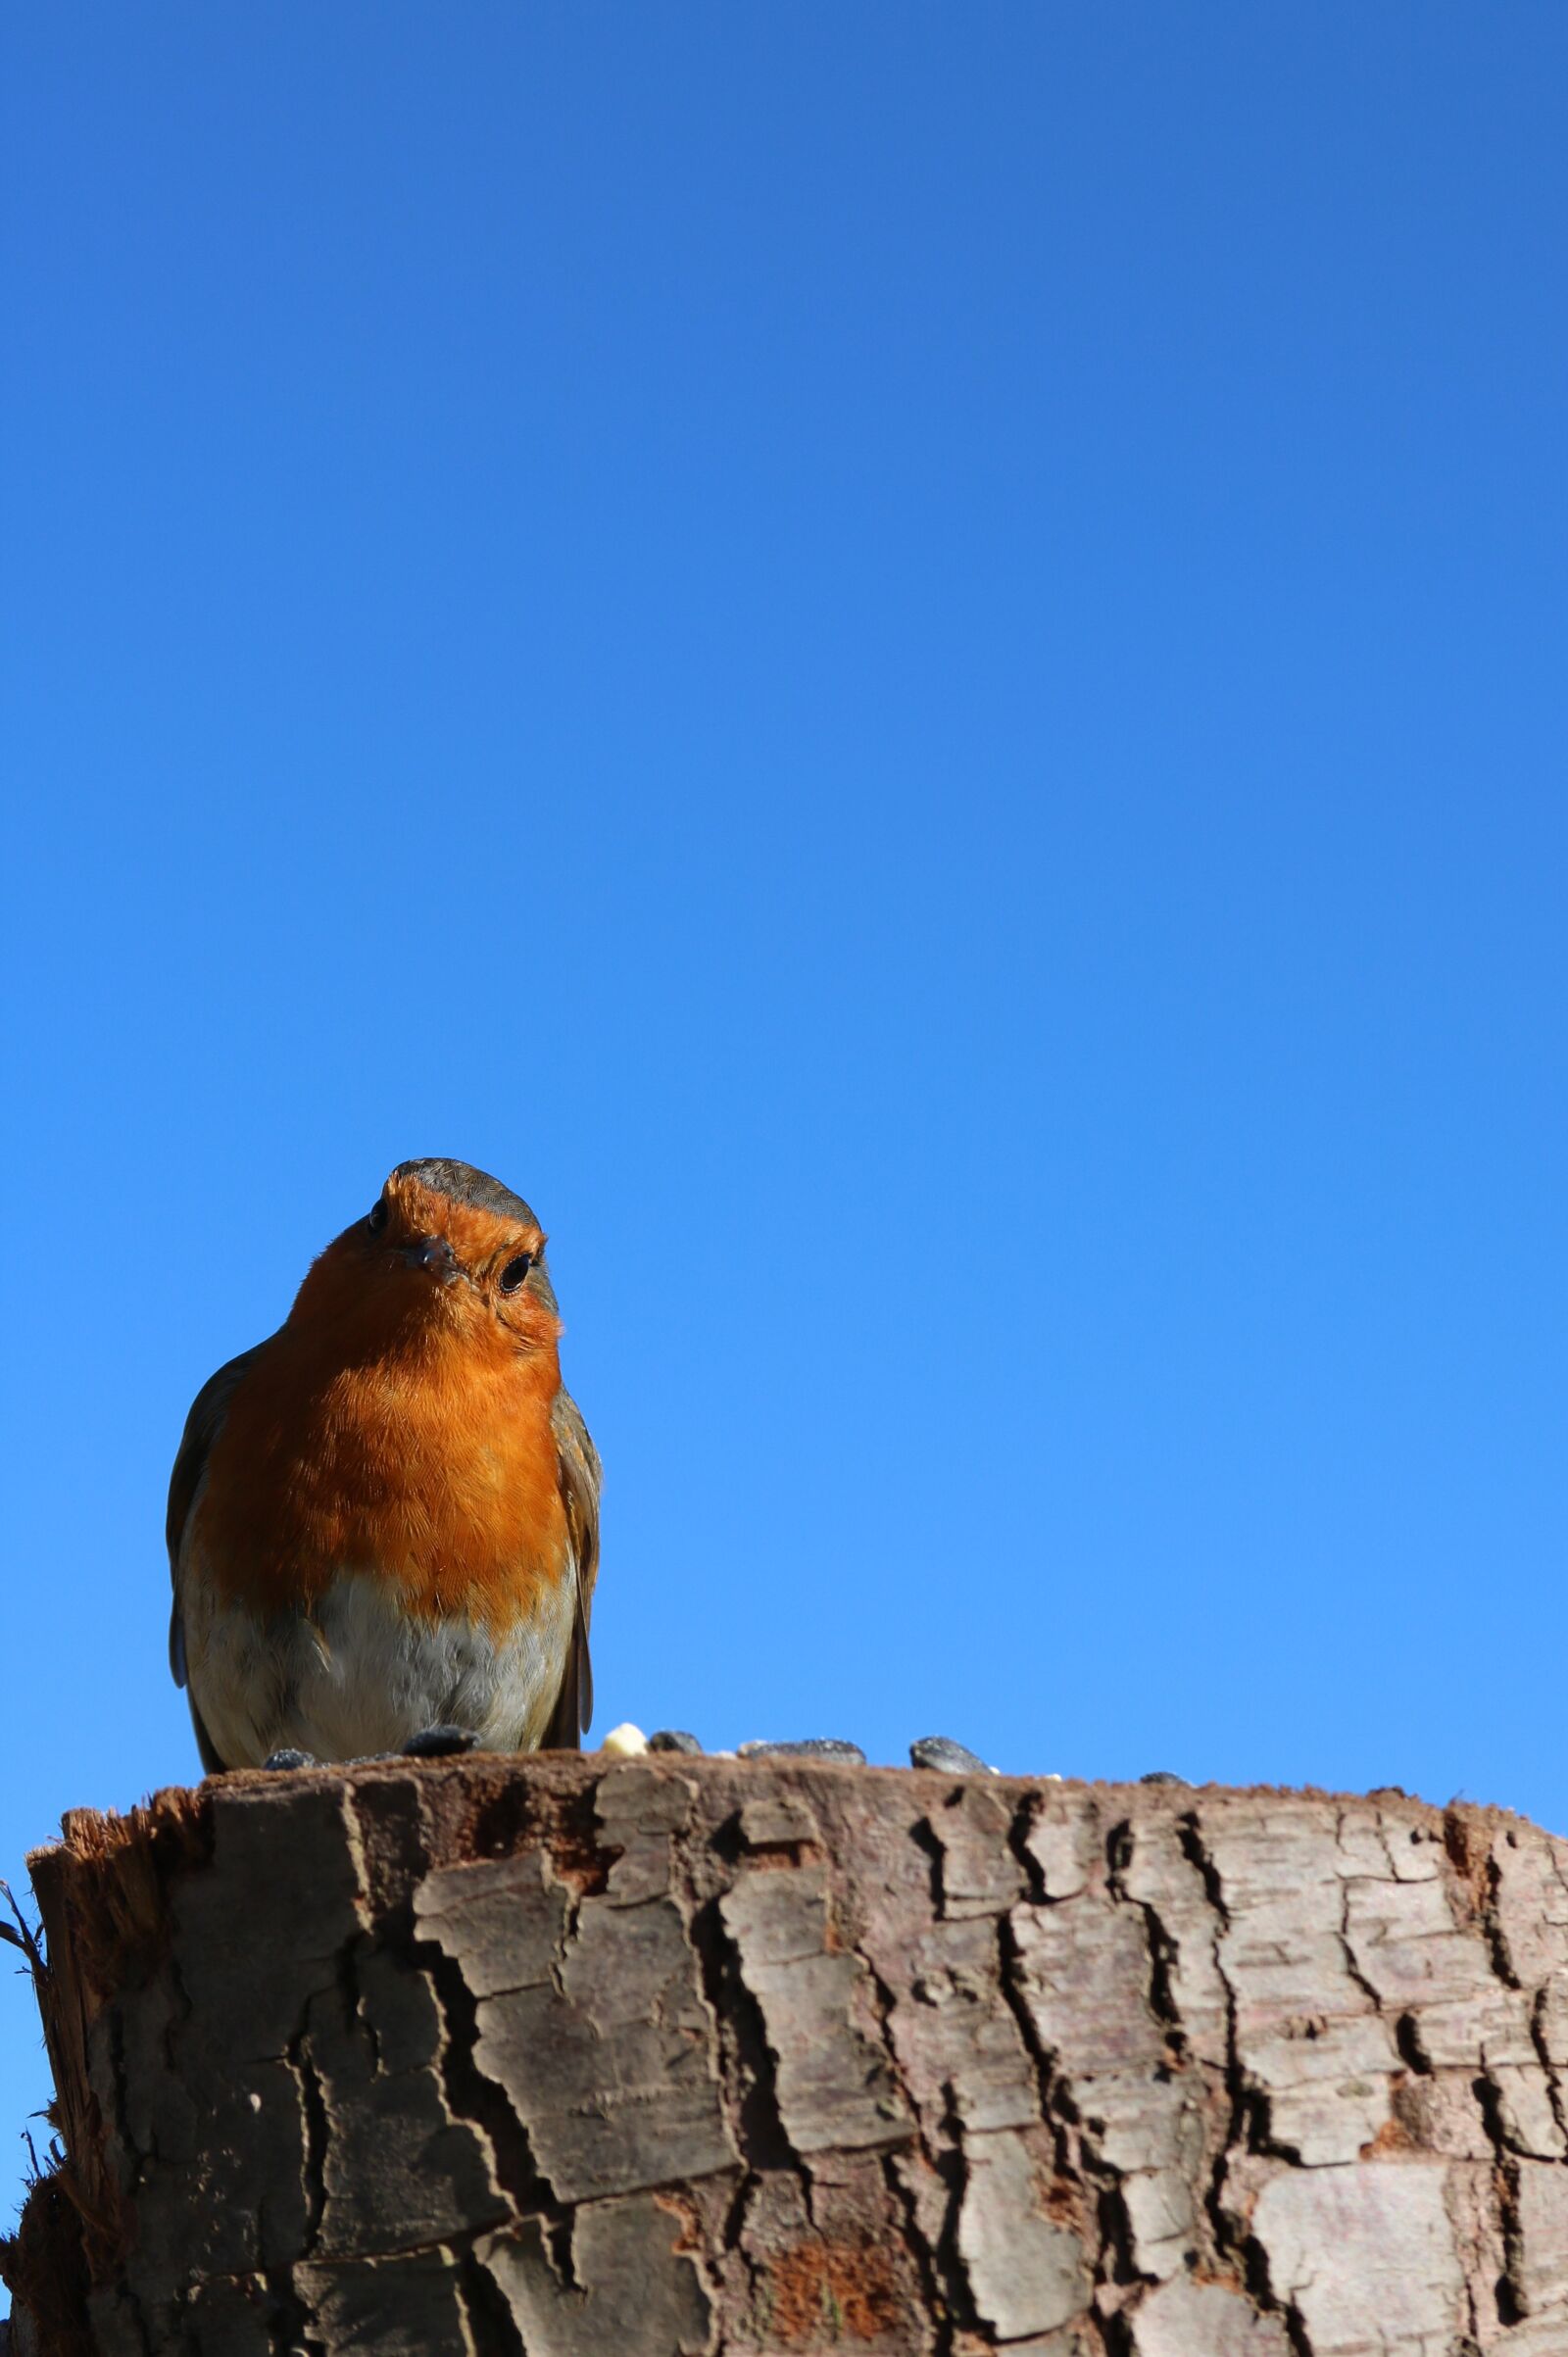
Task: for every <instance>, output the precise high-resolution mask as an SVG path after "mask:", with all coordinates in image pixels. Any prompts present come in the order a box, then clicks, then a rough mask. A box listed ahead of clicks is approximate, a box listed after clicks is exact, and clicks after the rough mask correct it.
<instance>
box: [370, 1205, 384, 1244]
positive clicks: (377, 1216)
mask: <svg viewBox="0 0 1568 2357" xmlns="http://www.w3.org/2000/svg"><path fill="white" fill-rule="evenodd" d="M385 1226H386V1205H385V1203H377V1204H376V1206H375V1209H374V1210H373V1211H372V1212H371V1213H370V1216H369V1218H368V1220H367V1221H366V1223H365V1230H366V1234H367V1235H368V1236H379V1235H380V1233H381V1230H382V1229H383V1228H384V1227H385Z"/></svg>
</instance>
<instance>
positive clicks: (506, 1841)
mask: <svg viewBox="0 0 1568 2357" xmlns="http://www.w3.org/2000/svg"><path fill="white" fill-rule="evenodd" d="M33 1872H34V1881H35V1887H36V1889H37V1891H38V1895H39V1900H40V1904H41V1906H42V1908H43V1913H44V1918H45V1924H46V1929H47V1934H48V1951H49V1960H50V1962H49V1971H48V1974H47V1976H46V1977H45V1979H44V1981H43V1983H42V1985H41V1991H40V1993H41V1997H42V2001H43V2005H44V2010H45V2017H46V2027H47V2030H48V2035H49V2039H50V2049H51V2054H52V2056H53V2058H54V2060H55V2065H56V2070H57V2075H58V2077H59V2079H60V2081H61V2086H60V2097H61V2116H62V2120H63V2122H64V2124H65V2135H66V2141H67V2145H68V2153H67V2159H66V2162H65V2166H64V2168H63V2170H62V2171H61V2173H60V2174H59V2177H58V2178H57V2179H53V2180H50V2181H46V2183H45V2184H44V2185H41V2186H40V2187H39V2188H37V2189H36V2190H35V2192H34V2194H33V2196H32V2199H31V2202H30V2203H29V2208H28V2212H27V2214H26V2215H25V2218H24V2222H23V2228H22V2232H21V2234H20V2235H19V2237H18V2238H17V2239H16V2240H15V2241H14V2242H13V2243H11V2244H10V2245H8V2246H7V2247H6V2251H5V2272H6V2274H7V2277H8V2280H9V2281H10V2282H11V2283H12V2284H13V2287H14V2290H15V2292H16V2294H17V2309H16V2316H15V2321H14V2330H13V2349H14V2357H84V2353H85V2352H87V2351H89V2350H91V2351H95V2352H98V2353H99V2357H165V2353H166V2352H169V2353H172V2352H174V2351H179V2352H181V2353H182V2357H284V2353H285V2352H294V2351H299V2352H301V2353H302V2357H339V2352H345V2353H346V2352H348V2351H351V2350H353V2351H375V2352H386V2353H387V2357H405V2353H406V2357H445V2353H446V2352H452V2357H459V2353H460V2352H461V2353H463V2357H475V2353H477V2357H488V2353H490V2352H495V2353H496V2357H597V2353H599V2352H607V2353H609V2352H613V2357H699V2353H700V2352H701V2353H704V2357H728V2353H730V2352H734V2353H736V2357H739V2353H740V2352H748V2353H752V2357H798V2353H800V2352H814V2351H829V2350H832V2351H839V2352H845V2351H848V2352H865V2353H867V2357H876V2353H879V2352H886V2353H891V2352H901V2353H904V2352H907V2353H910V2357H927V2353H929V2357H971V2353H976V2352H981V2351H990V2350H1010V2351H1015V2352H1028V2353H1029V2357H1373V2353H1374V2352H1375V2353H1376V2357H1477V2353H1478V2352H1486V2353H1487V2357H1491V2353H1492V2352H1498V2353H1499V2357H1568V2136H1565V2120H1568V2109H1565V2105H1568V2084H1565V2079H1564V2074H1565V2072H1568V1845H1565V1844H1564V1843H1562V1842H1560V1841H1554V1840H1552V1839H1551V1838H1549V1837H1548V1836H1546V1835H1544V1834H1543V1833H1540V1832H1538V1831H1537V1830H1536V1829H1535V1828H1533V1827H1531V1826H1529V1825H1527V1824H1525V1823H1524V1822H1522V1821H1521V1820H1519V1819H1516V1818H1512V1817H1508V1816H1506V1815H1504V1814H1502V1813H1500V1812H1495V1811H1489V1810H1483V1809H1475V1808H1468V1807H1457V1806H1456V1807H1453V1808H1450V1809H1448V1810H1446V1811H1441V1810H1437V1809H1433V1808H1429V1807H1426V1806H1424V1805H1423V1804H1422V1803H1420V1802H1419V1801H1414V1800H1407V1799H1405V1798H1403V1797H1402V1796H1399V1795H1397V1794H1393V1793H1385V1794H1376V1795H1373V1796H1371V1797H1369V1798H1364V1799H1362V1798H1334V1797H1331V1796H1328V1795H1324V1794H1319V1793H1298V1792H1221V1791H1214V1790H1206V1791H1199V1792H1194V1791H1190V1790H1188V1789H1186V1788H1176V1787H1170V1786H1153V1787H1135V1788H1130V1789H1129V1788H1119V1787H1106V1786H1099V1787H1095V1786H1080V1785H1070V1784H1056V1783H1045V1784H1030V1783H1027V1782H1013V1781H1010V1780H1005V1779H1002V1778H992V1777H981V1776H970V1777H964V1776H953V1775H944V1774H939V1773H935V1772H896V1771H890V1770H875V1769H863V1768H855V1767H842V1766H838V1765H831V1764H823V1763H820V1762H813V1761H809V1760H791V1759H778V1758H769V1759H760V1760H755V1761H719V1760H705V1759H700V1758H690V1757H681V1756H673V1755H669V1756H666V1755H660V1756H651V1757H647V1758H642V1759H636V1760H630V1761H625V1762H619V1763H614V1764H612V1763H610V1762H607V1761H605V1760H603V1759H596V1758H593V1757H588V1758H582V1759H573V1758H568V1757H565V1756H561V1755H555V1756H545V1757H533V1758H525V1759H507V1760H502V1759H495V1758H479V1757H474V1758H467V1759H461V1760H453V1761H439V1762H419V1763H413V1762H408V1761H385V1762H372V1763H367V1764H366V1765H364V1766H361V1767H357V1768H354V1769H352V1770H319V1771H303V1772H300V1773H297V1774H292V1775H285V1776H274V1777H261V1776H251V1775H246V1776H232V1777H224V1778H220V1779H216V1780H214V1781H212V1782H211V1783H209V1784H207V1785H205V1786H203V1787H201V1788H200V1789H199V1790H198V1791H196V1792H170V1793H164V1794H160V1795H159V1796H158V1797H157V1798H156V1799H154V1800H153V1801H152V1802H151V1803H150V1804H149V1805H148V1806H147V1807H146V1808H145V1809H143V1810H140V1811H137V1812H135V1813H134V1814H133V1815H131V1816H130V1817H128V1818H125V1819H105V1818H99V1817H93V1816H88V1815H86V1814H78V1815H76V1816H73V1818H71V1819H69V1820H68V1821H67V1827H66V1839H65V1841H63V1842H62V1843H61V1845H60V1846H59V1847H57V1848H54V1849H51V1850H48V1851H46V1852H43V1853H40V1854H39V1856H38V1857H37V1858H35V1860H34V1861H33Z"/></svg>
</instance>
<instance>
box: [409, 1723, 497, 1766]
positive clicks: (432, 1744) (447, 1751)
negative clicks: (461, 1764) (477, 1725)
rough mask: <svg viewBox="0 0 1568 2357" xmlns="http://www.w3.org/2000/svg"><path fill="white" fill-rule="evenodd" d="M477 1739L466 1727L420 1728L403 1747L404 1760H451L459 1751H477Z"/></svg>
mask: <svg viewBox="0 0 1568 2357" xmlns="http://www.w3.org/2000/svg"><path fill="white" fill-rule="evenodd" d="M478 1748H479V1738H478V1737H477V1736H476V1735H475V1734H474V1733H473V1731H472V1729H471V1728H468V1727H421V1728H420V1729H419V1732H418V1734H417V1735H411V1736H410V1738H409V1740H408V1742H407V1743H405V1744H404V1746H403V1757H404V1758H405V1759H452V1758H454V1757H456V1755H457V1754H458V1753H459V1752H460V1751H477V1750H478Z"/></svg>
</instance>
